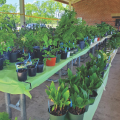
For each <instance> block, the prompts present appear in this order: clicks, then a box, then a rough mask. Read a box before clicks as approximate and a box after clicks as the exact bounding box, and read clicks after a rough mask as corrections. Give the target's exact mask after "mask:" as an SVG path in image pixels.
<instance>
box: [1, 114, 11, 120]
mask: <svg viewBox="0 0 120 120" xmlns="http://www.w3.org/2000/svg"><path fill="white" fill-rule="evenodd" d="M0 120H11V119H9V115H8V114H7V113H6V112H2V113H0Z"/></svg>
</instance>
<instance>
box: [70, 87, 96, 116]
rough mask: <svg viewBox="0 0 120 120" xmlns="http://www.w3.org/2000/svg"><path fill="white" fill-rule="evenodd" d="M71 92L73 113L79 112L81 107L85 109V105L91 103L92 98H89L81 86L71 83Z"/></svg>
mask: <svg viewBox="0 0 120 120" xmlns="http://www.w3.org/2000/svg"><path fill="white" fill-rule="evenodd" d="M73 88H74V89H73V91H74V92H73V93H72V94H71V96H70V98H71V100H72V106H73V108H72V109H73V110H74V112H73V113H74V114H77V115H79V114H81V112H82V109H83V108H84V109H85V106H87V105H89V104H92V103H93V102H94V99H89V94H88V93H87V92H86V91H85V90H84V89H82V88H78V87H77V86H76V85H73Z"/></svg>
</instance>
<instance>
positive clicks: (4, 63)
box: [3, 59, 10, 67]
mask: <svg viewBox="0 0 120 120" xmlns="http://www.w3.org/2000/svg"><path fill="white" fill-rule="evenodd" d="M3 65H4V66H6V67H8V66H9V65H10V61H9V60H7V59H6V60H5V61H4V62H3Z"/></svg>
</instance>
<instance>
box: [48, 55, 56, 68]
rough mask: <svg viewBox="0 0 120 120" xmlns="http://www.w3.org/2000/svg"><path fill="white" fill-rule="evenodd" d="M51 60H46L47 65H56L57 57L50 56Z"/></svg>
mask: <svg viewBox="0 0 120 120" xmlns="http://www.w3.org/2000/svg"><path fill="white" fill-rule="evenodd" d="M50 59H51V60H48V59H47V60H46V65H47V66H55V63H56V57H54V58H50Z"/></svg>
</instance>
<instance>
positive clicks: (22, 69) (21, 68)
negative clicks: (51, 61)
mask: <svg viewBox="0 0 120 120" xmlns="http://www.w3.org/2000/svg"><path fill="white" fill-rule="evenodd" d="M18 60H19V62H17V63H16V69H17V70H16V72H17V77H18V80H19V81H21V82H22V81H26V80H27V72H28V70H27V68H26V66H25V63H24V57H21V58H18Z"/></svg>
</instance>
